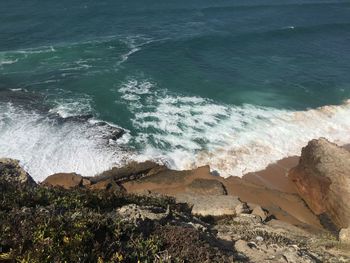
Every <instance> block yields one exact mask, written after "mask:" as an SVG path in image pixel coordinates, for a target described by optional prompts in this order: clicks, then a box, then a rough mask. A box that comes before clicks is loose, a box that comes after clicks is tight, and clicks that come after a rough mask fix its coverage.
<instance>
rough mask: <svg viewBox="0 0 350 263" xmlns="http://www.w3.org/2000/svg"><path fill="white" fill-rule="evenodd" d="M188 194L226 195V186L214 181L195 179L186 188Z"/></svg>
mask: <svg viewBox="0 0 350 263" xmlns="http://www.w3.org/2000/svg"><path fill="white" fill-rule="evenodd" d="M186 192H188V193H193V194H199V195H226V194H227V192H226V189H225V187H224V185H223V184H222V183H221V182H219V181H217V180H214V179H202V178H198V179H194V180H193V181H192V182H191V183H190V184H189V185H187V186H186Z"/></svg>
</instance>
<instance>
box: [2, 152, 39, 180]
mask: <svg viewBox="0 0 350 263" xmlns="http://www.w3.org/2000/svg"><path fill="white" fill-rule="evenodd" d="M0 177H1V178H2V179H3V180H5V181H8V182H11V183H20V184H25V185H28V186H35V185H36V183H35V181H34V180H33V178H32V177H31V176H30V175H29V174H28V173H27V172H26V171H24V170H23V168H22V167H21V166H20V165H19V161H17V160H12V159H7V158H3V159H0Z"/></svg>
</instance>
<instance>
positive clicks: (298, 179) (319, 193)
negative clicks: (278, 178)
mask: <svg viewBox="0 0 350 263" xmlns="http://www.w3.org/2000/svg"><path fill="white" fill-rule="evenodd" d="M289 177H290V178H291V179H292V181H293V182H294V183H295V185H296V187H297V189H298V192H299V194H300V196H301V197H302V198H303V199H304V200H305V202H306V203H307V204H308V206H309V207H310V208H311V210H312V211H313V212H314V213H315V214H317V215H321V214H324V213H325V214H327V216H328V217H329V218H330V219H331V221H332V222H333V223H334V224H335V225H336V226H337V227H338V228H339V229H340V228H347V227H348V226H349V224H350V202H349V200H350V152H349V151H347V150H345V149H343V148H340V147H338V146H337V145H336V144H333V143H330V142H329V141H327V140H326V139H323V138H321V139H319V140H312V141H310V142H309V144H308V145H307V146H306V147H304V148H303V150H302V154H301V158H300V162H299V164H298V166H297V167H295V168H294V169H292V170H291V171H290V173H289Z"/></svg>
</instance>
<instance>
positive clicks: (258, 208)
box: [252, 205, 268, 221]
mask: <svg viewBox="0 0 350 263" xmlns="http://www.w3.org/2000/svg"><path fill="white" fill-rule="evenodd" d="M252 214H253V215H257V216H260V218H261V220H262V221H265V220H266V218H267V216H268V213H267V212H266V211H265V210H264V209H262V208H261V206H259V205H257V206H256V207H255V208H254V209H253V211H252Z"/></svg>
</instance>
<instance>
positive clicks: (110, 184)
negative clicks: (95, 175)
mask: <svg viewBox="0 0 350 263" xmlns="http://www.w3.org/2000/svg"><path fill="white" fill-rule="evenodd" d="M88 188H89V189H91V190H109V191H122V190H123V188H122V187H121V186H120V185H118V184H117V183H116V182H115V181H114V180H112V179H106V180H104V181H101V182H98V183H96V184H91V185H89V186H88Z"/></svg>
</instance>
